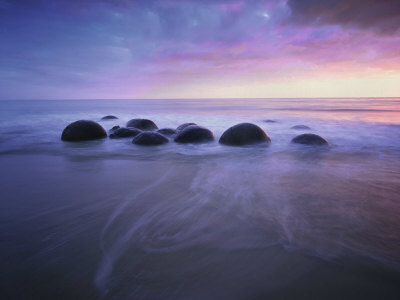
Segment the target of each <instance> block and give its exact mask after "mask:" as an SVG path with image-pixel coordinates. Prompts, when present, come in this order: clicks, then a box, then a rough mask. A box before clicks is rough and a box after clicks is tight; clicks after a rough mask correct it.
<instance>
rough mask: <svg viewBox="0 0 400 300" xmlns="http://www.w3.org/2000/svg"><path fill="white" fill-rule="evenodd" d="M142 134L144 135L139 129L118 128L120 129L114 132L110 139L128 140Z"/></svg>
mask: <svg viewBox="0 0 400 300" xmlns="http://www.w3.org/2000/svg"><path fill="white" fill-rule="evenodd" d="M140 133H142V131H141V130H139V129H137V128H133V127H131V128H126V127H122V128H118V129H116V130H114V131H113V132H112V133H111V134H110V138H112V139H118V138H127V137H133V136H137V135H138V134H140Z"/></svg>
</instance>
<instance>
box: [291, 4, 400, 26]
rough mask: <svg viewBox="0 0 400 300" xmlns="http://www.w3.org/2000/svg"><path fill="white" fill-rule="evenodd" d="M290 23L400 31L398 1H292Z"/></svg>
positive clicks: (399, 6)
mask: <svg viewBox="0 0 400 300" xmlns="http://www.w3.org/2000/svg"><path fill="white" fill-rule="evenodd" d="M287 4H288V6H289V7H290V9H291V18H290V20H289V22H293V23H297V24H307V25H313V24H314V25H326V24H336V25H342V26H349V27H354V28H358V29H372V30H375V31H377V32H379V33H384V34H394V33H396V32H398V31H399V29H400V1H398V0H301V1H300V0H288V2H287Z"/></svg>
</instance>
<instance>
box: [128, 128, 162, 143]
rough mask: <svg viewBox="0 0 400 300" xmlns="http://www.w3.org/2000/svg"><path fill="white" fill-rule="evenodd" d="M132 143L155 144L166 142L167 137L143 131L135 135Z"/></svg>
mask: <svg viewBox="0 0 400 300" xmlns="http://www.w3.org/2000/svg"><path fill="white" fill-rule="evenodd" d="M132 143H133V144H136V145H142V146H156V145H162V144H166V143H168V139H167V138H166V137H165V136H163V135H162V134H161V133H158V132H149V131H145V132H142V133H140V134H138V135H137V136H135V137H134V138H133V140H132Z"/></svg>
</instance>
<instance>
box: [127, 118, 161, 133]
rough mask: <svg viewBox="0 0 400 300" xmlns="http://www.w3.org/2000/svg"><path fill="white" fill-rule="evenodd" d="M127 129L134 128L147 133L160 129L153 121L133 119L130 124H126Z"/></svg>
mask: <svg viewBox="0 0 400 300" xmlns="http://www.w3.org/2000/svg"><path fill="white" fill-rule="evenodd" d="M126 127H134V128H137V129H140V130H146V131H147V130H149V131H150V130H157V129H158V127H157V125H156V124H155V123H154V122H153V121H151V120H147V119H132V120H130V121H129V122H128V123H126Z"/></svg>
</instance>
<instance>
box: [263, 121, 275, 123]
mask: <svg viewBox="0 0 400 300" xmlns="http://www.w3.org/2000/svg"><path fill="white" fill-rule="evenodd" d="M264 122H265V123H278V121H276V120H264Z"/></svg>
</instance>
